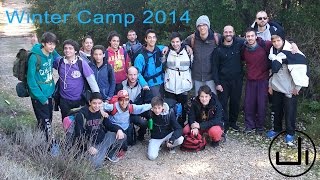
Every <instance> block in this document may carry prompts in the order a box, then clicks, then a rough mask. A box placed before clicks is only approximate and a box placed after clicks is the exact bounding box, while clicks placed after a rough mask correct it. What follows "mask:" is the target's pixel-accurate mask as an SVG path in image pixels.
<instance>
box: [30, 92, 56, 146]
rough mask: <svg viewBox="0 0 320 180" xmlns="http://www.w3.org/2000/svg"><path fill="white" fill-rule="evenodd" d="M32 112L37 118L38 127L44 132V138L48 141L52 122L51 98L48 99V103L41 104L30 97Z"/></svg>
mask: <svg viewBox="0 0 320 180" xmlns="http://www.w3.org/2000/svg"><path fill="white" fill-rule="evenodd" d="M31 102H32V107H33V111H34V114H35V115H36V118H37V126H38V128H39V129H41V130H42V131H44V132H45V133H46V139H47V141H48V138H49V136H50V135H51V123H52V111H53V105H52V98H49V99H48V104H42V103H41V102H40V101H38V100H36V99H31Z"/></svg>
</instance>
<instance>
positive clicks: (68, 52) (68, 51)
mask: <svg viewBox="0 0 320 180" xmlns="http://www.w3.org/2000/svg"><path fill="white" fill-rule="evenodd" d="M63 53H64V55H65V56H66V58H67V59H74V58H75V55H76V50H75V49H74V47H73V46H72V45H71V44H65V45H64V47H63Z"/></svg>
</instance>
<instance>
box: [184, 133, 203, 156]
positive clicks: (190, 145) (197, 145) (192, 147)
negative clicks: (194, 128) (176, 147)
mask: <svg viewBox="0 0 320 180" xmlns="http://www.w3.org/2000/svg"><path fill="white" fill-rule="evenodd" d="M206 144H207V141H206V139H205V138H204V137H202V136H201V134H198V135H197V136H194V135H192V134H191V133H189V134H187V135H185V136H184V141H183V143H182V144H181V146H180V149H181V151H188V152H198V151H202V150H204V148H205V147H206Z"/></svg>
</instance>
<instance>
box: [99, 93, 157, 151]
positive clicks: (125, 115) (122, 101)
mask: <svg viewBox="0 0 320 180" xmlns="http://www.w3.org/2000/svg"><path fill="white" fill-rule="evenodd" d="M117 96H118V101H117V102H115V103H114V104H109V103H108V102H105V103H104V105H103V108H104V110H105V111H107V112H109V115H110V116H109V124H111V125H110V126H108V127H111V128H110V129H108V130H110V131H112V132H118V131H119V130H120V131H122V132H123V133H125V134H126V135H127V134H128V127H129V125H130V114H141V113H143V112H145V111H148V110H150V109H151V104H143V105H135V104H130V103H129V94H128V91H126V90H120V91H119V92H118V93H117ZM114 125H117V126H114ZM127 149H128V146H127V141H125V142H124V144H123V146H122V150H123V151H121V153H120V156H121V157H123V156H124V154H125V151H127Z"/></svg>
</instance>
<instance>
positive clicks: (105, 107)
mask: <svg viewBox="0 0 320 180" xmlns="http://www.w3.org/2000/svg"><path fill="white" fill-rule="evenodd" d="M112 109H113V104H109V103H103V110H105V111H109V112H110V111H112Z"/></svg>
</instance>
